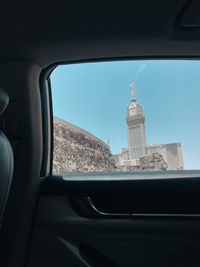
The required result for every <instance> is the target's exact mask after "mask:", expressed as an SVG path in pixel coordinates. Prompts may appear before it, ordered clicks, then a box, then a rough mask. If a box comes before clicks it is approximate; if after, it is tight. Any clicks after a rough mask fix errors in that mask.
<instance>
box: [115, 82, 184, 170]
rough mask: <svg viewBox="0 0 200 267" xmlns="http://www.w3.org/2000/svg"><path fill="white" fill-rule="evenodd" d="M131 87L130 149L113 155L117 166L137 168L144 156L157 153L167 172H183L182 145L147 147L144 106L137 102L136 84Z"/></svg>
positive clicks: (128, 118)
mask: <svg viewBox="0 0 200 267" xmlns="http://www.w3.org/2000/svg"><path fill="white" fill-rule="evenodd" d="M130 86H131V101H130V103H129V105H128V106H127V116H126V122H127V138H128V149H127V148H123V149H122V151H121V153H120V154H116V155H113V156H114V160H115V163H116V165H117V166H137V165H138V164H140V158H141V157H143V156H147V157H148V155H151V154H153V153H157V154H159V155H162V158H164V160H165V162H166V163H167V165H168V167H167V170H183V169H184V163H183V156H182V148H181V143H171V144H150V145H148V146H147V145H146V136H145V124H144V123H145V117H144V115H143V111H142V106H141V104H139V103H138V102H137V101H136V98H135V93H134V83H132V84H130Z"/></svg>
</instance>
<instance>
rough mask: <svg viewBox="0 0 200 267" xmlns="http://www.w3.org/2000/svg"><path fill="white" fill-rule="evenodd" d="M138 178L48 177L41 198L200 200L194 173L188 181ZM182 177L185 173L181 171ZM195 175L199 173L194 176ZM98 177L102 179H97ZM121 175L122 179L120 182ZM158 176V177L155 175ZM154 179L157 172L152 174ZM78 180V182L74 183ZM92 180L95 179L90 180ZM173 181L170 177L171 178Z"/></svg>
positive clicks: (125, 174) (185, 178)
mask: <svg viewBox="0 0 200 267" xmlns="http://www.w3.org/2000/svg"><path fill="white" fill-rule="evenodd" d="M139 173H140V174H141V177H140V178H139V179H137V174H136V173H133V174H132V176H133V179H130V178H129V179H126V176H128V175H130V174H131V172H127V173H119V172H117V173H108V174H109V175H110V177H112V178H113V179H110V180H109V179H107V180H106V179H104V175H106V173H104V174H102V173H99V174H97V173H94V174H92V175H91V174H89V175H87V174H84V175H83V179H82V180H81V179H78V176H80V174H78V175H77V176H76V175H74V174H73V175H71V176H70V174H69V177H73V179H68V180H67V179H63V176H62V175H51V176H49V177H47V178H46V179H45V180H44V183H43V189H42V194H43V195H76V196H97V195H102V194H104V196H106V195H107V196H110V195H111V194H112V195H118V194H120V195H126V196H128V195H133V194H134V196H140V197H142V196H145V197H146V196H149V197H150V196H154V197H155V196H163V194H165V195H166V196H177V194H178V195H180V196H184V197H187V196H188V197H189V196H190V197H194V196H195V197H200V194H199V192H200V175H199V177H197V176H195V175H194V173H193V174H192V172H191V176H190V177H186V176H185V177H184V175H183V176H182V177H179V178H169V175H168V174H167V173H168V172H166V177H167V175H168V178H166V179H164V178H161V179H159V178H157V179H151V178H149V179H148V178H147V177H148V174H147V173H146V172H143V174H144V175H145V178H144V177H143V178H142V172H138V175H139ZM148 173H149V175H153V173H154V172H148ZM183 173H184V171H183ZM196 173H198V172H196ZM98 175H100V176H101V177H102V178H101V179H96V180H95V177H98ZM120 175H121V177H122V178H121V179H120ZM157 175H158V174H157ZM155 176H156V172H155ZM76 177H77V179H76ZM92 177H94V179H92ZM172 177H173V176H172Z"/></svg>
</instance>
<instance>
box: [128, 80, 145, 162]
mask: <svg viewBox="0 0 200 267" xmlns="http://www.w3.org/2000/svg"><path fill="white" fill-rule="evenodd" d="M130 86H131V102H130V103H129V105H128V106H127V117H126V122H127V137H128V152H129V159H138V158H141V157H142V156H144V155H146V137H145V125H144V122H145V118H144V115H143V113H142V106H141V105H140V104H139V103H138V102H137V101H136V98H135V94H134V83H132V84H130Z"/></svg>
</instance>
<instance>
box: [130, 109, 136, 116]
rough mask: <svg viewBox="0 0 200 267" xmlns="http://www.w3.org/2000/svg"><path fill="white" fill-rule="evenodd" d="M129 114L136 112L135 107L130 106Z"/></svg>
mask: <svg viewBox="0 0 200 267" xmlns="http://www.w3.org/2000/svg"><path fill="white" fill-rule="evenodd" d="M129 111H130V115H135V114H136V107H133V108H130V109H129Z"/></svg>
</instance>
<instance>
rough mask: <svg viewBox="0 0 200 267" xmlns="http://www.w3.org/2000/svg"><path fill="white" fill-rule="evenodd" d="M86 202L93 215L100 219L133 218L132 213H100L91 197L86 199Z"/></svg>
mask: <svg viewBox="0 0 200 267" xmlns="http://www.w3.org/2000/svg"><path fill="white" fill-rule="evenodd" d="M86 202H87V204H88V206H89V208H90V210H91V211H92V213H93V214H94V215H96V216H98V217H110V218H112V217H114V218H116V217H118V218H119V217H126V218H127V217H131V216H132V214H131V213H112V212H104V211H100V210H99V209H98V208H97V207H96V206H95V204H94V202H93V201H92V199H91V198H90V197H87V198H86Z"/></svg>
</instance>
